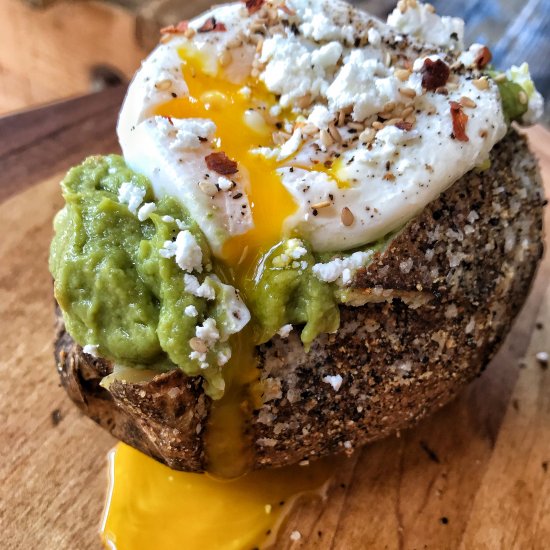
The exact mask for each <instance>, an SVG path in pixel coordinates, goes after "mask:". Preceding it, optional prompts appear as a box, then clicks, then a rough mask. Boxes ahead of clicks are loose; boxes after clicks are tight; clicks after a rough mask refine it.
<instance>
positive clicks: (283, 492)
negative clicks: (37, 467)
mask: <svg viewBox="0 0 550 550" xmlns="http://www.w3.org/2000/svg"><path fill="white" fill-rule="evenodd" d="M341 460H342V459H338V458H337V459H334V458H333V459H328V460H320V461H317V462H314V463H312V464H311V465H309V466H290V467H287V468H280V469H276V470H264V471H257V472H252V473H250V474H248V475H246V476H244V477H241V478H239V479H237V480H233V481H221V480H218V479H215V478H212V477H210V476H209V475H207V474H190V473H185V472H177V471H174V470H171V469H170V468H168V467H167V466H164V465H162V464H160V463H158V462H156V461H155V460H153V459H152V458H149V457H147V456H145V455H144V454H142V453H140V452H139V451H136V450H135V449H133V448H131V447H129V446H127V445H125V444H123V443H120V444H118V445H117V446H116V448H115V449H114V450H113V451H112V452H111V453H110V456H109V462H110V468H109V478H110V487H109V495H108V499H107V505H106V507H105V511H104V515H103V520H102V525H101V538H102V540H103V543H104V545H105V546H106V548H109V549H111V550H181V549H182V548H185V550H204V549H214V548H215V549H216V550H250V549H251V548H265V547H266V546H268V545H270V544H273V542H274V538H275V535H276V531H277V528H278V527H279V526H280V525H281V524H282V522H283V521H284V518H285V515H286V514H287V513H288V511H289V510H290V509H291V507H292V505H293V503H294V502H296V500H297V499H298V498H299V497H303V496H310V497H317V498H319V497H322V496H323V495H324V493H325V491H326V488H327V485H328V481H329V480H330V478H331V476H332V474H333V473H334V472H335V471H336V469H337V467H338V464H339V463H340V461H341Z"/></svg>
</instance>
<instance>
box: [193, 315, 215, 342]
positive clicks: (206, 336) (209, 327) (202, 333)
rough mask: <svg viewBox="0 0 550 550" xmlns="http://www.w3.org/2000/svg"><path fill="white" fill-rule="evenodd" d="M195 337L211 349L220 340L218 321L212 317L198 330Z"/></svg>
mask: <svg viewBox="0 0 550 550" xmlns="http://www.w3.org/2000/svg"><path fill="white" fill-rule="evenodd" d="M195 335H196V337H197V338H200V339H201V340H202V341H203V342H205V343H206V345H207V346H208V347H210V346H211V345H212V344H214V343H215V342H217V341H218V340H219V339H220V333H219V332H218V329H217V327H216V320H215V319H212V318H211V317H210V318H208V319H206V320H205V321H204V323H203V324H202V325H201V326H198V327H197V328H196V330H195Z"/></svg>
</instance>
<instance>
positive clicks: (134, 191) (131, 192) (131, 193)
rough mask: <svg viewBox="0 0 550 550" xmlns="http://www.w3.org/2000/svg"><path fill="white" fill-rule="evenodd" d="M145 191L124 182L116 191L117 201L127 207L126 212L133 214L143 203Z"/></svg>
mask: <svg viewBox="0 0 550 550" xmlns="http://www.w3.org/2000/svg"><path fill="white" fill-rule="evenodd" d="M145 194H146V191H145V189H143V187H138V186H137V185H134V184H133V183H131V182H129V181H125V182H124V183H123V184H122V185H121V186H120V188H119V190H118V200H119V202H120V203H122V204H126V205H127V206H128V210H130V212H132V214H135V213H136V212H137V209H138V208H139V205H140V204H141V203H142V202H143V199H144V197H145Z"/></svg>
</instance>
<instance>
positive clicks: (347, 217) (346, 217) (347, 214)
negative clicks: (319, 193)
mask: <svg viewBox="0 0 550 550" xmlns="http://www.w3.org/2000/svg"><path fill="white" fill-rule="evenodd" d="M340 219H341V220H342V223H343V224H344V225H345V226H346V227H349V226H350V225H352V224H353V222H354V221H355V216H354V215H353V213H352V211H351V210H350V209H349V208H348V207H347V206H344V208H342V213H341V214H340Z"/></svg>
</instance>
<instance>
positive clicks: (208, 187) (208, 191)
mask: <svg viewBox="0 0 550 550" xmlns="http://www.w3.org/2000/svg"><path fill="white" fill-rule="evenodd" d="M199 189H200V190H201V191H202V192H203V193H204V194H205V195H209V196H210V197H213V196H214V195H215V194H216V193H217V192H218V188H217V187H216V184H215V183H213V182H211V181H207V180H202V181H200V182H199Z"/></svg>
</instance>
